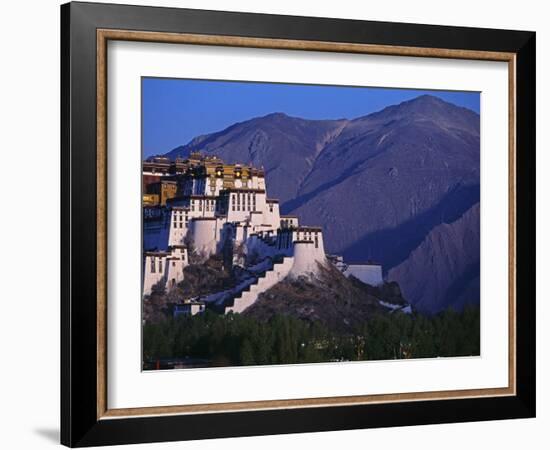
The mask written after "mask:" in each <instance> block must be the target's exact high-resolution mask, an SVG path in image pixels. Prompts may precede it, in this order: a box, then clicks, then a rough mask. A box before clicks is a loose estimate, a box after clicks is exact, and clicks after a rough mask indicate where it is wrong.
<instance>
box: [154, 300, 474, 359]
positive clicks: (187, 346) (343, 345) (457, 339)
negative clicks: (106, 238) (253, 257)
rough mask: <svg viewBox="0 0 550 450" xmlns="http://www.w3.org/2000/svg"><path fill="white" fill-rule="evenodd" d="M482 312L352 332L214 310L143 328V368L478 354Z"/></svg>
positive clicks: (371, 325) (386, 322)
mask: <svg viewBox="0 0 550 450" xmlns="http://www.w3.org/2000/svg"><path fill="white" fill-rule="evenodd" d="M479 318H480V316H479V307H466V308H465V309H464V310H463V311H461V312H456V311H454V310H452V309H448V310H446V311H444V312H442V313H439V314H437V315H432V316H428V315H423V314H420V313H416V312H415V313H414V314H404V313H402V312H396V313H393V314H387V313H386V314H382V313H380V314H375V315H373V316H372V317H371V318H370V319H369V320H367V321H365V322H364V323H363V324H362V325H361V326H360V327H358V328H357V329H355V330H354V331H353V332H346V333H339V332H335V331H333V330H331V329H329V328H328V327H327V326H325V325H323V324H322V323H321V322H309V321H304V320H301V319H298V318H296V317H293V316H288V315H281V314H279V315H274V316H273V317H271V318H270V319H269V320H267V321H261V320H258V319H256V318H253V317H250V316H247V315H246V314H232V313H230V314H227V315H219V314H216V313H214V312H211V311H208V310H207V311H206V312H205V313H204V314H200V315H195V316H180V317H177V318H171V319H168V320H165V321H162V322H158V323H146V324H145V325H144V327H143V357H144V362H148V363H151V362H154V361H156V360H160V359H167V358H176V359H184V358H191V359H197V360H204V361H206V362H205V364H204V365H206V366H233V365H265V364H294V363H314V362H330V361H361V360H386V359H403V358H431V357H447V356H474V355H479V354H480V352H479V348H480V322H479Z"/></svg>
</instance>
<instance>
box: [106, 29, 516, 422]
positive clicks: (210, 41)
mask: <svg viewBox="0 0 550 450" xmlns="http://www.w3.org/2000/svg"><path fill="white" fill-rule="evenodd" d="M109 40H122V41H141V42H158V43H172V44H175V43H180V44H195V45H216V46H231V47H251V48H266V49H286V50H309V51H323V52H341V53H363V54H379V55H392V56H415V57H434V58H452V59H472V60H488V61H501V62H507V63H508V74H509V83H508V85H509V92H508V96H509V111H508V123H509V127H508V129H509V136H508V139H509V145H508V156H509V163H508V176H509V193H508V194H509V199H508V206H509V222H508V247H509V249H508V250H509V267H508V275H509V286H508V293H509V295H508V309H509V316H508V387H505V388H489V389H468V390H449V391H432V392H411V393H402V394H380V395H357V396H342V397H323V398H302V399H288V400H265V401H248V402H232V403H211V404H201V405H174V406H162V407H160V406H159V407H157V406H150V407H142V408H121V409H109V408H108V405H107V364H106V353H107V219H106V214H107V188H106V186H107V177H106V175H107V114H106V108H107V42H108V41H109ZM515 99H516V55H515V53H505V52H489V51H475V50H455V49H445V48H423V47H398V46H388V45H371V44H354V43H335V42H321V41H297V40H286V39H264V38H247V37H237V36H219V35H199V34H179V33H157V32H146V31H128V30H112V29H98V30H97V354H98V361H97V418H98V420H99V419H113V418H121V417H129V416H152V415H166V414H197V413H219V412H235V411H253V410H265V409H289V408H304V407H321V406H345V405H357V404H367V403H369V404H373V403H391V402H403V401H408V402H410V401H421V400H448V399H461V398H476V397H477V398H479V397H497V396H513V395H516V233H515V229H516V137H515V133H516V131H515V130H516V102H515Z"/></svg>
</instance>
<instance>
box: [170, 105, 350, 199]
mask: <svg viewBox="0 0 550 450" xmlns="http://www.w3.org/2000/svg"><path fill="white" fill-rule="evenodd" d="M347 123H348V121H346V120H305V119H299V118H295V117H289V116H287V115H286V114H282V113H274V114H269V115H267V116H264V117H259V118H255V119H252V120H248V121H246V122H241V123H236V124H234V125H232V126H230V127H229V128H226V129H225V130H223V131H220V132H218V133H214V134H210V135H206V136H200V137H198V138H195V139H193V140H192V141H191V142H190V143H189V144H187V145H184V146H181V147H177V148H175V149H174V150H172V151H171V152H169V153H167V154H166V155H165V156H168V157H170V158H172V159H173V158H176V157H177V156H182V157H186V156H188V155H189V154H190V153H191V152H193V151H200V152H201V153H203V154H206V155H216V156H219V157H220V158H221V159H223V160H224V161H225V162H227V163H229V164H233V163H238V162H240V163H252V164H253V165H255V166H257V167H261V166H263V167H264V169H265V171H266V174H267V182H268V186H269V195H270V196H271V197H274V198H279V199H281V201H286V200H289V199H292V198H294V197H295V196H296V194H297V192H299V190H300V185H301V183H302V181H303V177H304V176H305V175H306V174H307V173H309V171H310V170H311V167H312V165H313V163H314V162H315V160H316V158H317V156H318V155H319V153H320V152H321V151H322V150H323V148H324V147H325V145H326V144H327V143H328V142H330V141H331V140H333V139H334V138H335V137H336V136H338V134H339V133H340V131H341V130H342V129H343V128H344V127H345V125H346V124H347Z"/></svg>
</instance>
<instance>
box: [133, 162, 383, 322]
mask: <svg viewBox="0 0 550 450" xmlns="http://www.w3.org/2000/svg"><path fill="white" fill-rule="evenodd" d="M143 170H144V174H147V175H148V176H152V175H155V176H160V177H161V178H162V180H163V181H161V182H158V181H157V182H151V183H149V186H157V185H158V183H160V185H162V183H164V182H165V181H164V180H166V181H169V186H175V188H174V189H173V190H171V191H170V193H171V194H174V195H170V196H165V197H164V203H163V197H162V190H159V191H149V192H151V194H153V195H157V196H159V202H158V203H157V204H156V205H152V204H151V201H149V197H145V196H144V208H143V210H144V214H143V250H144V276H143V280H144V282H143V294H144V295H148V294H150V293H151V292H152V289H153V287H155V286H161V287H162V286H163V287H164V288H166V289H170V288H171V287H172V286H175V285H176V284H177V283H179V282H180V281H181V280H183V269H184V267H185V266H187V265H188V264H189V254H188V252H189V253H191V252H193V254H194V255H195V256H194V257H196V258H198V259H199V260H200V259H203V260H205V259H207V258H208V257H209V256H211V255H213V254H219V253H224V254H227V252H231V254H232V257H233V261H234V262H235V263H238V264H239V265H241V266H242V268H243V269H244V270H243V272H244V273H245V274H246V275H245V276H243V278H242V280H240V283H239V284H238V285H237V286H236V287H234V288H232V289H229V290H227V291H224V292H218V293H216V294H211V295H209V296H208V297H206V298H204V299H201V301H204V302H205V304H206V305H208V307H211V308H214V309H216V310H218V311H220V312H224V313H227V312H230V311H234V312H242V311H244V310H245V309H246V308H248V307H249V306H250V305H252V304H253V303H254V302H255V301H256V299H257V298H258V296H259V295H260V294H261V293H262V292H265V291H266V290H267V289H269V288H271V287H272V286H274V285H275V284H276V283H278V282H279V281H282V280H283V279H284V278H286V277H288V276H290V277H300V276H308V277H309V276H313V275H315V273H317V271H318V270H319V265H322V264H326V263H327V262H328V260H327V257H326V255H325V250H324V243H323V230H322V229H321V228H320V227H312V226H302V225H301V224H300V223H299V218H298V217H297V216H281V215H280V211H279V200H277V199H273V198H269V197H268V196H267V192H266V182H265V174H264V171H263V169H259V168H255V167H252V166H251V165H241V164H225V163H224V162H223V161H221V160H220V159H219V158H216V157H204V156H202V155H200V154H198V153H193V154H192V155H191V156H190V157H189V159H187V160H182V159H177V160H176V161H175V162H167V161H165V160H163V159H162V158H161V159H160V160H159V159H158V158H154V160H153V161H150V162H148V163H147V164H146V163H144V166H143ZM159 173H162V175H158V174H159ZM151 189H152V188H151ZM151 194H149V193H148V194H146V195H151ZM146 200H147V202H146ZM350 270H352V271H354V272H353V273H354V276H357V277H358V278H359V279H361V278H360V277H361V276H362V275H361V274H360V273H359V272H361V270H359V272H358V269H350ZM356 273H358V275H355V274H356ZM380 276H381V271H380ZM370 278H373V277H370ZM370 278H369V279H370ZM373 279H376V280H375V281H378V279H377V278H376V277H374V278H373ZM182 308H183V307H182ZM183 310H185V311H187V310H188V308H187V307H185V308H183V309H182V311H183Z"/></svg>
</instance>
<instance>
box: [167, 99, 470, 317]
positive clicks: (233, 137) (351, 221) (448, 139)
mask: <svg viewBox="0 0 550 450" xmlns="http://www.w3.org/2000/svg"><path fill="white" fill-rule="evenodd" d="M479 142H480V129H479V115H478V114H476V113H475V112H473V111H471V110H468V109H466V108H462V107H458V106H456V105H453V104H451V103H448V102H445V101H443V100H441V99H439V98H438V97H434V96H429V95H423V96H420V97H417V98H415V99H413V100H410V101H407V102H403V103H400V104H398V105H393V106H389V107H387V108H385V109H383V110H381V111H379V112H376V113H373V114H369V115H366V116H364V117H359V118H356V119H353V120H347V119H341V120H305V119H301V118H296V117H289V116H287V115H285V114H282V113H274V114H269V115H267V116H264V117H259V118H254V119H251V120H248V121H246V122H241V123H236V124H234V125H232V126H230V127H229V128H227V129H225V130H222V131H220V132H217V133H213V134H210V135H205V136H200V137H198V138H195V139H193V140H192V141H191V142H190V143H188V144H187V145H184V146H181V147H178V148H176V149H174V150H172V151H171V152H169V153H167V155H166V156H169V157H171V158H175V157H176V156H182V157H185V156H187V155H189V154H190V153H191V152H192V151H201V152H202V153H204V154H210V155H217V156H219V157H221V158H222V159H224V160H226V161H227V162H230V163H231V162H244V163H248V162H252V163H253V164H254V165H258V166H264V168H265V170H266V179H267V180H266V181H267V186H268V193H269V195H270V197H274V198H279V200H280V202H281V211H282V213H283V214H297V215H299V217H300V220H301V223H303V224H308V225H320V226H322V227H323V229H324V233H325V245H326V251H327V252H329V253H335V254H342V255H343V256H344V257H345V259H346V260H348V261H360V260H366V259H374V260H377V261H379V262H381V263H382V264H383V266H384V270H385V272H386V273H388V272H389V271H390V270H391V269H392V268H394V267H397V266H400V265H401V264H403V263H405V262H406V261H407V260H408V259H409V258H410V257H411V255H412V254H413V252H414V250H415V249H417V248H418V247H419V246H420V245H422V244H423V243H424V241H425V239H426V238H427V236H428V235H429V234H430V232H431V231H432V230H434V229H435V228H436V227H438V226H439V225H441V224H451V223H454V222H455V221H457V220H458V219H459V218H460V217H462V216H463V214H464V213H465V212H466V211H468V210H469V209H470V208H471V207H472V206H473V205H475V204H476V203H478V202H479V198H480V194H479V174H480V163H479V151H480V144H479ZM473 232H475V233H477V235H478V236H479V225H478V226H477V229H475V230H473ZM451 237H453V236H451ZM478 241H479V239H478ZM445 248H446V249H447V251H450V249H451V248H452V246H450V247H445ZM442 251H443V250H442ZM478 253H479V250H478ZM436 257H437V258H444V257H445V255H443V254H442V253H441V252H439V253H437V255H436ZM409 271H414V273H415V277H416V283H418V284H419V285H420V284H422V283H424V280H425V278H426V277H429V276H430V273H429V272H428V271H426V268H425V267H422V266H418V267H415V268H412V267H411V268H410V269H409ZM395 273H401V272H395ZM415 277H411V280H414V278H415ZM453 277H454V276H453ZM453 277H451V278H453ZM453 280H454V281H456V282H459V278H458V275H457V276H456V277H454V278H453ZM453 280H450V282H452V281H453ZM397 281H398V282H399V283H401V280H399V279H397ZM414 282H415V281H410V283H414ZM410 289H411V288H410V287H409V290H410ZM412 291H414V292H417V290H416V288H414V289H413V290H412ZM412 291H411V292H412ZM413 301H416V303H418V304H420V303H422V302H424V304H426V305H432V306H433V307H432V306H431V307H430V308H427V309H429V310H431V311H437V310H439V309H442V308H443V307H444V306H445V305H443V304H442V305H440V306H441V308H440V307H439V306H438V305H437V304H436V303H437V302H438V301H443V300H441V297H440V296H439V295H435V294H433V293H431V292H429V291H424V293H423V294H422V296H421V297H419V298H416V300H413ZM434 302H435V303H434ZM445 302H446V301H445ZM445 302H444V303H445Z"/></svg>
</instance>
